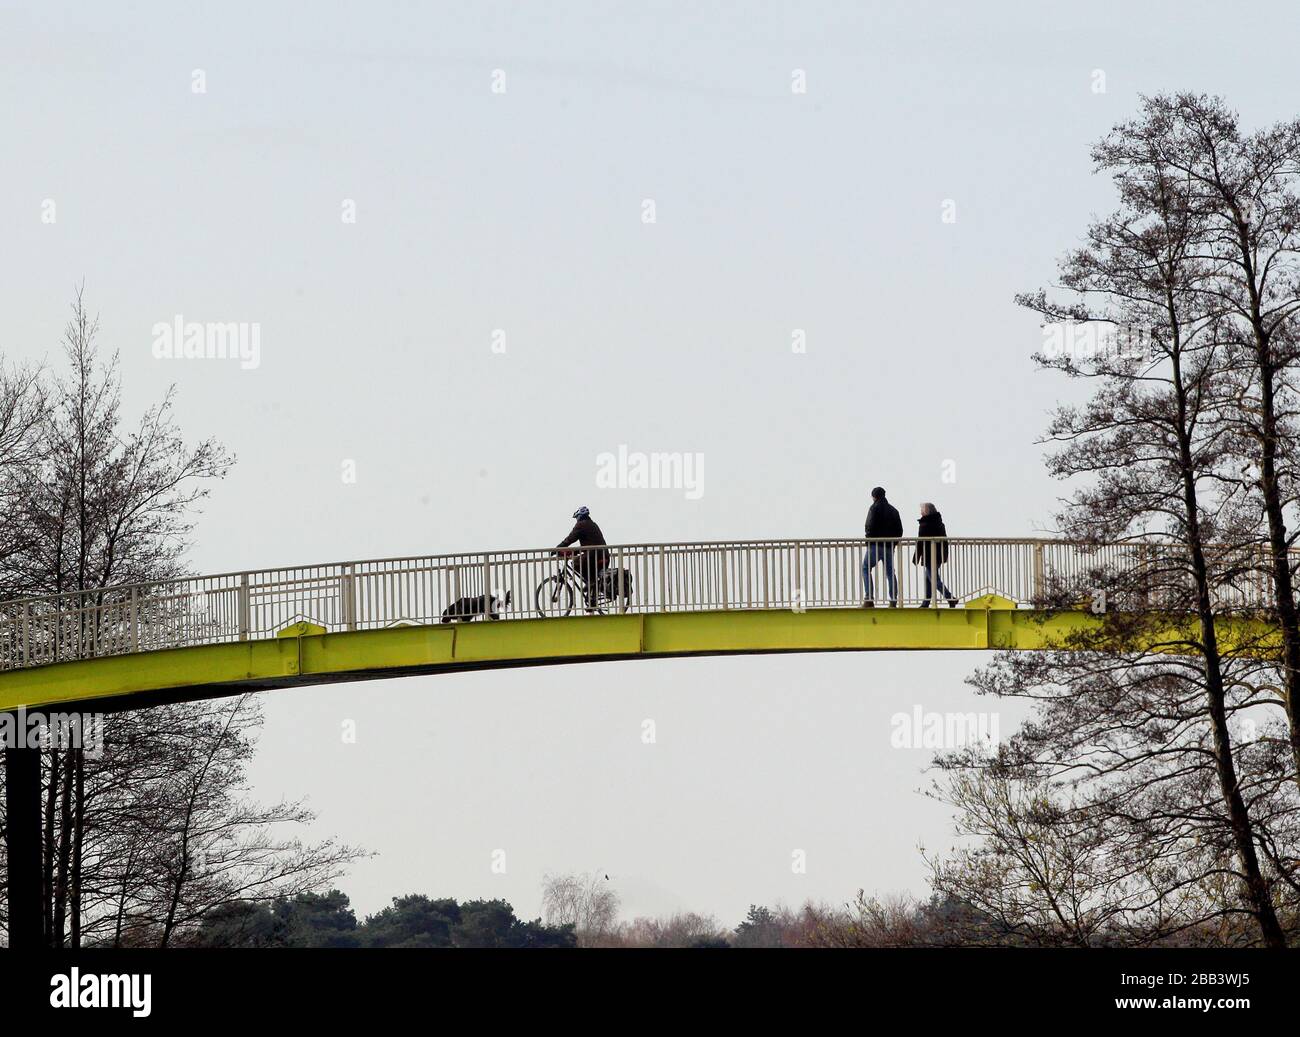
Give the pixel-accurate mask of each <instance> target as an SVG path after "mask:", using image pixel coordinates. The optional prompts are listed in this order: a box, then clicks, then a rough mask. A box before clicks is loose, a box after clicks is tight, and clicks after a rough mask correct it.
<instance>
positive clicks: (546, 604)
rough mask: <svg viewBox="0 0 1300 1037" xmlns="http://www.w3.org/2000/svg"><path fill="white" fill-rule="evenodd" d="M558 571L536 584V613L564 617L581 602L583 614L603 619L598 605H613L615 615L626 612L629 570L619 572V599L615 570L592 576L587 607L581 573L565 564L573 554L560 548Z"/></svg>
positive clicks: (628, 593) (605, 570)
mask: <svg viewBox="0 0 1300 1037" xmlns="http://www.w3.org/2000/svg"><path fill="white" fill-rule="evenodd" d="M556 553H557V554H558V555H559V556H560V559H559V570H558V571H557V572H556V573H555V575H553V576H548V577H546V579H544V580H542V582H541V583H539V584H538V585H537V590H536V591H534V593H533V601H534V604H535V605H536V606H537V614H538V615H539V616H541V617H543V618H545V617H547V616H568V615H570V614H572V612H573V610H574V607H575V606H576V605H577V603H578V602H582V607H583V611H584V612H586V613H587V614H588V615H592V614H593V613H594V614H596V615H601V616H603V615H604V614H605V609H604V608H602V607H601V606H602V604H611V605H614V606H615V607H616V608H617V609H618V611H619V612H626V611H627V610H628V609H629V608H630V607H631V605H632V571H631V570H630V569H624V570H623V588H622V590H623V594H622V597H621V598H620V597H619V570H618V569H611V568H605V569H602V570H600V572H599V573H597V574H596V594H595V600H594V603H592V604H588V599H587V582H586V580H584V579H583V578H582V574H581V573H579V572H578V571H577V570H575V569H574V568H573V567H572V566H570V565H569V564H568V559H569V558H570V557H572V556H573V554H574V553H575V552H573V551H569V550H564V549H561V550H559V551H557V552H556Z"/></svg>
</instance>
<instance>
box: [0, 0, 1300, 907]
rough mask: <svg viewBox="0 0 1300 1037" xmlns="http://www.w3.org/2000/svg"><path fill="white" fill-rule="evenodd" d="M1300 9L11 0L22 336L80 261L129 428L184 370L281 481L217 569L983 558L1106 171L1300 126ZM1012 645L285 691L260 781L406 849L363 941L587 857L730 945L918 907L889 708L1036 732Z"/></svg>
mask: <svg viewBox="0 0 1300 1037" xmlns="http://www.w3.org/2000/svg"><path fill="white" fill-rule="evenodd" d="M1265 6H1266V7H1270V6H1271V7H1272V8H1273V10H1272V12H1271V13H1267V14H1266V13H1260V14H1259V17H1252V18H1251V19H1244V18H1225V17H1224V8H1223V6H1222V5H1221V4H1208V3H1204V4H1202V3H1188V2H1179V3H1172V2H1171V3H1159V4H1156V3H1152V4H1142V5H1133V4H1130V3H1113V4H1111V3H1091V4H1073V3H1072V4H1038V5H1032V6H1030V5H1025V6H1024V7H1023V8H1022V6H1021V5H1016V4H993V3H986V4H979V5H973V4H970V5H968V4H952V5H934V4H918V3H914V2H910V3H899V4H879V5H877V4H870V5H868V4H848V3H804V4H799V5H795V4H772V3H761V4H760V3H745V4H740V3H736V4H701V3H644V2H642V3H637V4H626V5H618V6H614V5H598V4H595V3H555V2H553V3H546V4H522V3H521V4H502V3H474V4H454V5H453V4H421V3H391V4H384V3H356V4H341V3H333V4H316V5H310V6H307V5H301V4H270V3H255V4H253V3H231V2H223V3H220V4H215V3H214V4H184V3H158V4H152V3H133V4H117V5H94V4H84V5H77V4H73V5H68V4H60V3H41V4H19V5H14V4H9V3H4V4H0V89H2V90H3V95H4V104H3V106H0V221H2V225H3V228H4V240H5V247H4V248H3V250H0V292H3V306H0V348H2V349H3V351H4V353H5V354H6V355H8V356H11V357H20V358H23V357H26V358H40V357H54V356H56V355H57V343H58V339H59V335H60V331H61V328H62V324H63V322H64V320H65V318H66V313H67V304H68V302H69V299H70V296H71V291H72V286H73V284H74V283H75V282H77V281H79V280H80V279H82V278H83V277H84V278H85V280H86V285H87V292H88V298H89V301H90V304H91V306H92V307H93V308H94V309H97V310H98V311H99V313H100V315H101V320H102V329H103V330H102V341H103V343H104V344H105V345H107V346H110V347H112V348H116V349H118V350H120V351H121V364H122V371H123V377H124V380H125V386H126V397H127V402H128V404H129V405H130V406H131V407H132V408H133V409H136V408H138V407H139V406H141V405H143V404H144V403H146V402H148V401H151V400H153V399H155V398H156V397H157V396H158V395H159V394H160V393H161V392H162V391H164V389H165V387H166V386H167V385H168V384H170V383H172V382H174V383H176V385H177V387H178V390H179V413H180V415H181V418H182V421H183V425H184V427H185V429H186V430H187V431H188V432H190V433H191V434H192V435H196V436H197V435H200V434H204V435H206V434H209V433H211V434H216V435H218V436H219V437H220V438H222V439H223V440H224V441H225V442H226V443H227V444H228V445H229V446H230V447H231V448H232V449H234V450H235V451H236V452H237V453H238V454H239V457H240V463H239V465H238V466H237V468H236V470H235V471H234V473H233V474H232V476H231V477H230V478H229V479H228V480H227V481H226V482H225V483H223V484H221V485H220V486H218V487H217V488H216V489H215V490H214V494H213V497H212V500H211V501H210V504H209V506H208V507H207V509H206V512H205V516H204V518H203V520H202V522H201V524H200V527H199V530H198V546H197V549H196V551H195V552H194V556H193V558H194V563H195V565H196V566H197V567H198V568H199V569H202V570H208V571H228V570H232V569H238V568H245V567H249V568H254V567H255V568H263V567H271V566H276V565H282V564H292V563H298V562H314V561H331V560H338V559H344V558H366V557H380V556H389V555H403V554H417V553H435V552H440V551H454V550H483V549H496V548H505V547H535V546H543V545H546V544H550V543H554V542H555V541H557V540H558V539H559V538H560V537H561V536H562V534H563V533H565V532H566V531H567V529H568V526H569V514H570V513H571V512H572V511H573V509H574V508H575V507H576V506H577V505H579V504H588V505H589V506H590V507H591V509H592V512H593V515H594V516H595V517H596V518H597V519H598V521H599V522H600V523H601V525H602V526H603V528H604V530H605V532H606V534H607V535H608V536H609V537H610V538H611V539H612V540H615V541H646V540H690V539H708V538H722V537H731V538H758V537H777V536H839V535H854V534H857V533H859V532H860V531H861V523H862V516H863V513H864V510H865V507H866V505H867V503H868V497H867V493H868V490H869V488H870V487H871V486H872V485H874V484H876V483H881V484H883V485H885V486H886V487H887V488H888V489H889V491H890V496H891V498H892V499H893V500H894V501H895V503H896V504H897V505H898V506H899V508H900V510H902V512H903V515H904V518H905V520H906V521H907V528H908V530H909V531H910V530H913V529H914V528H915V526H914V520H915V516H916V509H917V502H919V501H922V500H933V501H935V502H936V503H937V504H938V506H939V508H940V509H941V510H942V511H943V513H944V516H945V519H946V520H947V523H948V528H949V531H950V532H951V533H952V534H954V535H963V534H965V535H1005V536H1023V535H1028V534H1032V533H1034V532H1035V531H1036V530H1038V529H1042V528H1045V527H1046V526H1047V524H1048V523H1049V520H1050V515H1051V511H1052V504H1053V499H1054V497H1055V496H1056V495H1057V494H1058V493H1059V492H1060V489H1059V487H1057V486H1055V485H1054V484H1053V483H1052V482H1051V481H1050V480H1049V479H1048V478H1047V477H1046V476H1045V475H1044V473H1043V471H1042V466H1041V461H1040V458H1041V448H1040V447H1038V446H1035V445H1034V442H1033V441H1034V439H1035V438H1036V436H1037V435H1038V434H1039V432H1040V431H1041V429H1042V427H1043V426H1044V423H1045V415H1046V411H1047V409H1048V408H1049V407H1050V406H1051V405H1052V403H1053V402H1054V400H1056V399H1057V398H1058V397H1059V396H1060V394H1061V392H1062V386H1061V385H1060V383H1059V381H1057V380H1056V379H1055V378H1054V377H1053V376H1049V375H1044V374H1036V373H1034V372H1033V370H1032V367H1031V365H1030V363H1029V361H1028V356H1029V354H1030V353H1031V352H1032V351H1033V350H1034V349H1035V348H1036V346H1037V345H1038V344H1039V341H1040V336H1039V333H1038V330H1037V323H1036V321H1035V319H1034V318H1033V317H1032V316H1030V315H1027V314H1025V313H1021V312H1018V311H1017V310H1016V309H1015V307H1014V306H1013V305H1012V304H1011V298H1012V295H1013V294H1014V293H1015V292H1016V291H1018V290H1022V289H1026V288H1032V287H1036V286H1037V285H1039V284H1042V283H1047V282H1048V281H1050V278H1051V275H1052V272H1053V267H1054V260H1055V257H1056V256H1057V255H1059V254H1060V253H1061V252H1062V251H1063V250H1064V249H1065V248H1066V247H1067V246H1069V245H1070V244H1071V243H1072V242H1073V241H1074V240H1075V239H1076V238H1077V237H1078V236H1079V235H1080V234H1081V232H1082V230H1083V228H1084V226H1085V224H1086V221H1087V218H1088V216H1089V213H1090V212H1100V211H1102V210H1104V209H1105V208H1107V207H1108V206H1109V204H1110V194H1109V189H1108V186H1107V185H1106V184H1105V183H1103V182H1101V181H1099V180H1097V179H1096V178H1093V177H1092V176H1091V175H1090V164H1089V161H1088V155H1087V152H1088V146H1089V144H1090V143H1091V142H1092V141H1093V140H1094V139H1095V138H1097V137H1098V136H1099V135H1101V134H1102V133H1103V132H1104V131H1105V130H1106V129H1107V128H1108V127H1109V126H1110V125H1111V124H1112V123H1113V122H1115V121H1117V120H1119V119H1122V118H1127V117H1128V116H1129V115H1130V114H1131V113H1132V112H1133V111H1134V108H1135V103H1136V97H1137V95H1138V93H1140V92H1155V91H1159V90H1174V89H1182V88H1189V89H1197V90H1205V91H1210V92H1219V93H1223V94H1224V95H1226V96H1227V98H1228V99H1229V101H1230V102H1231V103H1232V104H1233V105H1234V106H1236V107H1237V108H1239V109H1240V110H1241V111H1242V112H1243V114H1244V115H1245V116H1246V121H1247V122H1248V123H1251V124H1254V123H1260V122H1265V121H1271V120H1273V119H1276V118H1279V117H1282V116H1284V115H1293V114H1294V105H1295V98H1296V97H1297V95H1298V94H1297V89H1296V87H1297V85H1298V84H1297V79H1298V78H1300V77H1298V76H1297V72H1296V64H1295V54H1294V42H1295V38H1296V37H1295V33H1294V32H1287V31H1284V30H1285V28H1286V27H1287V26H1288V25H1289V26H1290V27H1291V28H1295V26H1296V21H1297V15H1296V13H1295V10H1296V9H1295V7H1294V5H1293V4H1290V3H1279V4H1273V5H1265ZM796 8H797V9H796ZM1260 25H1269V26H1271V28H1270V30H1269V31H1267V32H1261V31H1259V29H1258V26H1260ZM1236 54H1240V55H1242V59H1241V60H1233V59H1232V56H1233V55H1236ZM1246 54H1249V60H1245V55H1246ZM195 69H201V70H202V71H203V73H204V76H205V77H206V93H195V92H193V90H192V73H193V71H194V70H195ZM494 69H501V70H503V71H504V73H505V84H506V92H505V93H504V94H501V93H494V92H493V91H492V75H493V70H494ZM796 69H801V70H804V72H805V73H806V77H807V93H806V94H796V93H793V92H792V90H791V77H792V73H793V71H794V70H796ZM1095 70H1101V71H1102V72H1103V73H1104V76H1105V92H1104V93H1098V92H1095V90H1094V82H1095V81H1096V80H1095V76H1094V71H1095ZM47 199H49V200H52V201H53V202H54V203H55V206H56V209H55V212H56V222H54V223H49V222H44V221H43V220H42V215H43V211H46V210H43V208H42V207H43V203H44V202H45V201H46V200H47ZM344 199H353V200H354V201H355V203H356V214H357V218H356V222H355V224H348V223H345V222H344V221H343V220H342V219H341V206H342V203H343V200H344ZM645 199H653V200H654V203H655V208H656V222H655V223H654V224H646V223H643V222H642V203H643V200H645ZM946 199H951V200H952V201H953V202H954V203H955V206H956V221H955V222H953V223H945V222H943V220H942V219H941V216H942V211H943V210H942V207H943V204H944V202H945V200H946ZM177 314H182V315H184V317H185V318H186V319H187V320H194V321H222V322H228V321H236V322H257V323H260V325H261V344H262V357H261V364H260V366H259V367H257V368H256V369H255V370H247V371H246V370H241V369H240V367H239V365H238V364H237V363H232V362H222V361H216V360H190V361H164V360H158V359H155V358H154V357H153V355H152V354H151V348H150V347H151V341H152V335H151V329H152V327H153V325H154V324H155V323H157V322H160V321H161V322H168V321H171V320H172V319H173V318H174V316H175V315H177ZM494 329H502V330H504V332H505V336H506V338H505V343H506V350H505V352H504V353H503V354H502V353H494V352H493V351H492V348H491V346H492V334H493V331H494ZM795 329H803V330H804V331H805V332H806V336H807V352H806V354H803V355H798V354H795V353H793V352H792V350H791V339H792V335H793V333H794V330H795ZM581 401H587V402H581ZM620 444H624V445H626V446H627V447H628V449H630V450H634V451H647V452H650V451H690V452H702V453H703V454H704V456H705V458H706V467H705V484H704V493H703V496H702V497H701V499H699V500H691V501H688V500H685V499H684V494H683V493H682V491H680V490H677V491H671V490H658V491H642V490H632V489H597V487H596V483H595V472H596V462H595V458H596V455H597V454H599V453H601V452H604V451H615V450H617V449H618V447H619V446H620ZM345 460H351V461H354V462H355V464H356V474H357V481H356V483H355V484H347V483H345V482H344V481H343V479H342V477H341V470H342V466H343V463H344V461H345ZM946 461H951V462H953V464H954V465H955V471H956V475H957V478H956V482H955V483H952V484H948V483H944V482H943V481H942V480H941V476H942V472H943V466H944V463H945V462H946ZM950 582H952V583H953V584H954V586H955V587H956V588H957V589H958V590H960V589H961V574H960V573H959V572H954V573H952V574H951V581H950ZM979 662H980V658H979V657H978V656H975V655H967V654H954V655H949V656H940V655H938V654H935V653H915V654H896V655H890V654H881V655H842V656H790V657H778V658H749V659H727V660H672V661H660V662H638V663H623V664H597V665H587V666H573V667H563V668H551V669H544V670H519V671H512V672H501V673H482V674H463V675H457V676H450V677H441V678H416V679H408V680H405V681H400V682H394V681H388V682H377V683H370V684H355V685H342V686H336V687H329V688H317V689H309V690H301V691H286V692H278V693H274V694H272V695H268V696H267V697H266V698H265V700H264V704H265V707H266V714H267V725H266V730H265V735H264V738H263V740H262V747H261V751H260V754H259V757H258V759H257V762H256V765H255V768H254V778H255V784H256V791H257V793H258V795H260V796H262V797H263V798H268V799H269V798H275V797H279V796H281V795H283V796H290V797H297V796H301V795H309V796H310V800H311V803H312V805H313V807H314V808H315V809H316V810H317V811H318V813H319V815H320V817H319V822H318V825H317V834H320V835H325V834H332V835H336V836H338V837H339V838H341V839H343V840H345V841H349V842H356V843H361V844H363V845H365V846H366V847H368V848H369V849H372V850H375V851H378V852H379V854H380V855H379V856H378V857H377V858H375V859H373V860H370V861H367V862H364V863H362V864H360V865H358V866H357V867H356V868H354V870H353V871H352V873H351V874H350V875H349V876H348V877H347V879H346V880H344V881H343V882H342V886H343V888H344V889H345V890H346V891H347V892H348V893H349V894H350V895H351V896H352V898H353V902H354V904H355V905H356V906H357V908H358V909H359V911H361V912H368V911H373V910H375V909H377V908H379V907H381V906H382V905H383V904H384V903H386V902H387V900H388V899H389V898H390V897H391V896H393V895H396V894H400V893H405V892H411V891H420V892H427V893H430V894H436V895H448V896H457V897H461V898H465V897H473V896H504V897H506V898H508V899H510V900H511V901H512V902H513V903H514V904H515V906H516V908H517V909H518V910H519V911H520V912H521V913H527V914H535V913H536V912H537V911H538V910H539V906H540V889H539V884H540V876H541V874H542V872H544V871H547V870H551V871H554V870H568V869H573V870H587V869H591V870H595V869H599V870H601V871H602V872H605V871H607V872H608V873H609V874H610V875H611V876H612V877H613V881H614V884H615V886H616V887H617V888H618V889H619V890H620V892H621V893H622V894H623V896H624V899H625V908H626V910H625V913H626V914H629V915H630V914H633V913H637V912H657V911H662V910H670V909H672V908H675V907H682V908H691V909H696V910H701V911H710V912H714V913H716V914H718V915H719V917H720V918H721V919H722V920H723V921H724V922H726V923H728V924H734V923H735V922H736V921H737V920H738V918H739V916H740V915H741V914H743V912H744V909H745V907H746V906H747V905H748V904H749V903H751V902H768V903H771V902H773V901H775V900H777V899H783V900H785V901H787V902H791V903H797V902H799V901H801V900H803V899H805V898H809V897H811V898H813V899H827V900H831V901H842V900H846V899H848V898H850V897H851V896H852V895H853V892H854V890H855V889H856V888H858V887H859V886H862V887H865V888H866V889H867V890H868V891H869V892H871V891H877V892H888V891H905V890H910V891H913V892H917V893H924V891H925V882H924V867H923V865H922V862H921V861H920V859H919V857H918V854H917V852H916V847H917V844H918V843H922V842H923V843H925V844H926V845H927V846H928V847H935V846H945V845H947V844H948V843H949V842H950V841H951V839H950V834H949V822H948V818H947V816H946V814H945V812H944V810H943V809H942V808H941V807H939V806H938V805H936V804H934V803H932V802H930V801H927V800H925V799H924V798H922V797H921V796H919V795H917V793H916V790H917V789H918V788H919V787H920V786H921V785H922V784H924V782H925V781H926V777H925V775H924V773H923V767H924V765H925V763H926V761H927V760H928V754H927V753H926V752H925V751H923V750H897V749H892V748H891V747H890V743H889V735H890V717H891V715H892V714H894V713H896V712H900V711H904V712H905V711H909V710H910V709H911V707H912V705H913V704H916V703H920V704H921V705H923V707H924V708H925V709H926V710H939V711H942V710H950V709H985V708H996V706H995V705H991V704H982V703H980V702H979V701H978V700H976V699H975V697H974V696H973V695H972V694H970V693H969V691H968V690H967V689H966V688H965V687H964V686H963V683H962V680H963V677H964V676H965V675H966V674H968V673H969V672H970V670H971V669H972V668H973V667H974V666H976V665H977V664H978V663H979ZM348 718H350V719H355V720H356V721H357V723H358V725H359V742H358V744H356V745H344V744H342V743H341V740H340V733H339V732H340V724H341V722H342V720H344V719H348ZM645 718H653V719H654V720H655V721H656V724H657V728H658V741H657V744H655V745H652V746H646V745H643V744H642V743H641V739H640V733H641V721H642V720H643V719H645ZM1017 719H1018V716H1015V715H1012V714H1011V713H1009V712H1007V711H1003V713H1002V728H1003V731H1004V732H1005V731H1006V730H1008V729H1009V728H1010V726H1011V725H1012V724H1013V723H1014V722H1015V721H1016V720H1017ZM498 848H501V849H504V850H505V851H506V854H507V873H506V874H505V875H494V874H492V872H491V871H490V868H489V865H490V863H491V858H490V855H491V853H492V851H493V850H494V849H498ZM795 849H802V850H804V851H806V853H807V859H808V870H807V873H806V874H803V875H796V874H792V873H791V867H790V862H791V853H792V851H793V850H795Z"/></svg>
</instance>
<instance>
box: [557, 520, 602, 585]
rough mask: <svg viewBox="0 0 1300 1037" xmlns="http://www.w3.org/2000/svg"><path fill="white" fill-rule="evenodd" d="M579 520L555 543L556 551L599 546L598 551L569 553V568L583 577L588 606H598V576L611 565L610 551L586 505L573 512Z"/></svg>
mask: <svg viewBox="0 0 1300 1037" xmlns="http://www.w3.org/2000/svg"><path fill="white" fill-rule="evenodd" d="M573 517H574V518H575V519H577V521H576V522H575V523H574V524H573V528H572V529H571V530H569V535H568V536H567V537H565V538H564V539H563V540H561V541H560V542H559V543H558V544H556V545H555V549H556V551H560V550H562V549H563V548H566V547H568V546H569V545H570V544H579V545H580V546H582V547H598V548H599V550H597V551H575V552H570V553H569V568H570V569H572V570H573V571H574V572H575V573H576V574H577V575H579V576H581V577H582V583H583V586H584V587H585V588H586V591H587V608H595V607H596V592H597V589H598V588H597V578H598V576H599V574H600V573H602V572H604V571H605V570H606V569H607V568H608V567H609V552H608V551H606V550H605V534H604V533H602V532H601V531H600V527H599V526H598V525H596V523H595V522H593V521H592V518H591V512H590V511H588V510H587V508H586V506H583V507H581V508H579V509H578V510H577V511H575V512H574V513H573Z"/></svg>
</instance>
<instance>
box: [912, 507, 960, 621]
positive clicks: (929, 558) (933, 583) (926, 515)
mask: <svg viewBox="0 0 1300 1037" xmlns="http://www.w3.org/2000/svg"><path fill="white" fill-rule="evenodd" d="M916 535H917V537H918V538H920V539H919V540H918V541H917V545H916V550H915V551H913V552H912V564H913V565H923V566H924V567H925V600H924V601H923V602H921V608H923V609H928V608H929V607H930V595H932V594H933V593H934V592H935V589H936V587H937V589H938V591H939V593H940V594H942V595H943V596H944V597H945V598H947V599H948V607H949V608H956V607H957V598H956V597H955V596H954V594H953V593H952V591H950V590H949V589H948V588H947V587H945V586H944V585H943V580H942V579H941V578H940V576H939V567H940V566H942V565H943V563H944V562H946V561H947V560H948V530H947V529H946V528H945V527H944V524H943V516H942V515H940V514H939V509H938V508H936V507H935V506H934V505H933V504H931V503H930V502H929V501H927V502H926V503H924V504H922V505H921V518H920V519H919V520H918V521H917V528H916ZM926 538H929V539H926Z"/></svg>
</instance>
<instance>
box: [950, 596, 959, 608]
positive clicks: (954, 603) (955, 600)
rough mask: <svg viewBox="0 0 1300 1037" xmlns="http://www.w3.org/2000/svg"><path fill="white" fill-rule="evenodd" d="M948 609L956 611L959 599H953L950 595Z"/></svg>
mask: <svg viewBox="0 0 1300 1037" xmlns="http://www.w3.org/2000/svg"><path fill="white" fill-rule="evenodd" d="M948 607H949V608H950V609H955V608H956V607H957V599H956V598H955V597H953V596H952V595H951V594H950V595H948Z"/></svg>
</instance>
